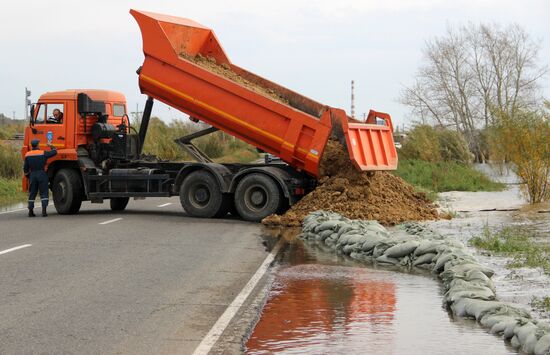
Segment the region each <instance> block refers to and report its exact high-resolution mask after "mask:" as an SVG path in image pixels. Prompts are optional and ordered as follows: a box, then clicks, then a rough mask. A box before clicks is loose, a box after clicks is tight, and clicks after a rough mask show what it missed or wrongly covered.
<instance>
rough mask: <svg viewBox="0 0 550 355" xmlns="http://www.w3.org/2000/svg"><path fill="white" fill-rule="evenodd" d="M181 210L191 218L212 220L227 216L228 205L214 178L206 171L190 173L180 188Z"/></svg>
mask: <svg viewBox="0 0 550 355" xmlns="http://www.w3.org/2000/svg"><path fill="white" fill-rule="evenodd" d="M180 202H181V206H182V207H183V209H184V210H185V211H186V212H187V213H188V214H189V215H191V216H193V217H201V218H212V217H223V216H225V215H226V214H227V210H228V203H227V199H226V197H225V196H224V195H223V194H222V192H221V190H220V186H219V185H218V182H217V181H216V178H215V177H214V176H212V174H210V173H209V172H207V171H204V170H199V171H195V172H192V173H191V174H189V176H187V177H186V178H185V180H184V181H183V184H182V185H181V188H180Z"/></svg>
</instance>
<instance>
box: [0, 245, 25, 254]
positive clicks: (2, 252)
mask: <svg viewBox="0 0 550 355" xmlns="http://www.w3.org/2000/svg"><path fill="white" fill-rule="evenodd" d="M31 246H32V244H24V245H20V246H18V247H14V248H11V249H6V250H2V251H0V255H2V254H6V253H9V252H10V251H16V250H19V249H23V248H27V247H31Z"/></svg>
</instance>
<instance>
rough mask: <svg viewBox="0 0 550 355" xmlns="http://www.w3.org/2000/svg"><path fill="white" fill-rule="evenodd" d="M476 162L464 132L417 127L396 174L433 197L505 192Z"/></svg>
mask: <svg viewBox="0 0 550 355" xmlns="http://www.w3.org/2000/svg"><path fill="white" fill-rule="evenodd" d="M472 161H473V154H472V153H470V150H469V149H468V144H467V143H466V140H465V139H464V137H463V136H462V134H461V133H460V132H457V131H450V130H447V129H436V128H434V127H431V126H429V125H417V126H415V127H414V128H413V129H412V130H411V131H410V132H409V134H408V136H407V139H406V140H405V141H404V142H403V145H402V148H401V149H400V150H399V165H398V168H397V171H396V172H395V174H396V175H397V176H399V177H401V178H403V179H404V180H406V181H407V182H409V183H410V184H412V185H414V186H416V187H417V188H420V189H421V190H427V191H431V192H433V193H437V192H444V191H499V190H502V189H503V187H504V185H502V184H499V183H495V182H493V181H491V180H490V179H489V178H488V177H486V176H485V175H484V174H483V173H481V172H479V171H477V170H475V169H474V168H473V166H472V163H471V162H472ZM428 195H429V196H430V194H428ZM431 196H432V197H433V194H431Z"/></svg>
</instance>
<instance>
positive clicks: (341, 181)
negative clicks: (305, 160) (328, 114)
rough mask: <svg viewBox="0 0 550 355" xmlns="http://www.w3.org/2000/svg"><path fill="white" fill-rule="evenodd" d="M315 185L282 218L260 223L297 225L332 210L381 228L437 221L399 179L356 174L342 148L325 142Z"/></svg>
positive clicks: (420, 198)
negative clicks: (317, 214)
mask: <svg viewBox="0 0 550 355" xmlns="http://www.w3.org/2000/svg"><path fill="white" fill-rule="evenodd" d="M320 176H321V178H320V179H319V184H318V186H317V188H316V189H315V190H313V191H312V192H310V193H309V194H307V195H306V196H304V198H302V199H301V200H300V201H299V202H298V203H296V204H295V205H293V206H292V207H291V208H290V209H289V210H288V211H287V212H286V213H285V214H284V215H282V216H278V215H271V216H269V217H266V218H264V220H263V221H262V223H264V224H266V225H272V226H299V225H300V224H301V222H302V220H303V219H304V218H305V217H306V216H307V215H308V214H309V213H310V212H313V211H316V210H325V211H333V212H337V213H340V214H341V215H344V216H346V217H348V218H351V219H366V220H377V221H378V222H380V223H381V224H383V225H395V224H398V223H401V222H405V221H418V220H428V219H437V218H438V213H437V210H436V209H435V206H434V205H433V204H432V203H431V202H430V201H429V200H428V199H427V198H426V195H425V194H423V193H421V192H417V191H415V190H414V187H413V186H411V185H410V184H408V183H407V182H405V181H404V180H403V179H401V178H399V177H397V176H394V175H392V174H390V173H388V172H385V171H378V172H360V171H358V170H356V169H355V167H354V166H353V165H352V163H351V160H350V159H349V155H348V153H347V151H346V150H345V148H344V147H343V146H342V145H341V144H340V143H338V142H337V141H332V140H331V141H329V142H328V145H327V147H326V148H325V151H324V153H323V158H322V159H321V165H320Z"/></svg>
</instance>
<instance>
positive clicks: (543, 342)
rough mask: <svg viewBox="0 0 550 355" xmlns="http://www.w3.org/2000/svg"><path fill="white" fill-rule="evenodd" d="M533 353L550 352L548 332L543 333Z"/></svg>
mask: <svg viewBox="0 0 550 355" xmlns="http://www.w3.org/2000/svg"><path fill="white" fill-rule="evenodd" d="M534 353H535V355H547V354H550V334H546V335H543V336H542V337H541V338H540V339H539V340H538V341H537V344H536V345H535V349H534Z"/></svg>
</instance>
